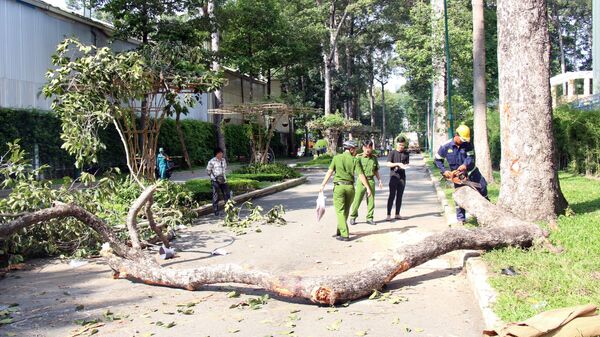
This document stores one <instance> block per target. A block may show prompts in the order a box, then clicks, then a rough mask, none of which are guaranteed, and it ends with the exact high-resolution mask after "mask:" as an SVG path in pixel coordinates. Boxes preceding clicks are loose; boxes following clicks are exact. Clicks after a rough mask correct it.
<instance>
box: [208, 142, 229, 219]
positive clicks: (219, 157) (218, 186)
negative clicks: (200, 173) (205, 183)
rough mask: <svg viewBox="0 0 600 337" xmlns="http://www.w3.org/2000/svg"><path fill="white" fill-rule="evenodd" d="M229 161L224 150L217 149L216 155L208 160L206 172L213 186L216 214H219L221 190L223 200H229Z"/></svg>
mask: <svg viewBox="0 0 600 337" xmlns="http://www.w3.org/2000/svg"><path fill="white" fill-rule="evenodd" d="M226 172H227V161H225V158H223V150H221V149H220V148H216V149H215V156H214V158H212V159H211V160H209V161H208V165H207V166H206V173H207V174H208V177H209V178H210V182H211V186H212V202H213V211H214V212H215V216H218V215H219V191H221V193H222V194H223V200H224V201H225V202H227V201H228V200H229V185H227V178H226V175H225V174H226Z"/></svg>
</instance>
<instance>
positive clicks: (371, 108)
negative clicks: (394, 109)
mask: <svg viewBox="0 0 600 337" xmlns="http://www.w3.org/2000/svg"><path fill="white" fill-rule="evenodd" d="M367 68H368V71H369V114H370V115H371V127H373V128H374V127H375V95H374V94H373V87H374V86H375V73H374V71H375V67H374V66H373V50H372V49H370V50H369V53H368V55H367Z"/></svg>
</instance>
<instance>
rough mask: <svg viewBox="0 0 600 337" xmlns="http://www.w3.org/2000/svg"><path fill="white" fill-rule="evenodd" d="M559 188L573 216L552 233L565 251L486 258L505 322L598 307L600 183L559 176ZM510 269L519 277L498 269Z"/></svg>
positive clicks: (505, 252)
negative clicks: (572, 308)
mask: <svg viewBox="0 0 600 337" xmlns="http://www.w3.org/2000/svg"><path fill="white" fill-rule="evenodd" d="M559 177H560V184H561V188H562V191H563V193H564V194H565V197H566V198H567V200H568V201H569V204H570V207H571V210H572V211H573V212H574V214H573V215H571V216H560V217H559V220H558V226H559V228H560V229H559V230H558V231H555V232H552V233H551V234H550V240H551V242H552V243H553V244H554V245H557V246H561V247H563V248H564V249H565V251H564V252H563V253H561V254H554V253H551V252H549V251H547V250H546V249H543V248H534V249H529V250H522V249H516V248H506V249H501V250H496V251H492V252H489V253H487V254H485V255H484V259H485V261H486V262H487V263H488V265H489V266H490V271H491V272H492V276H491V278H490V283H491V285H492V286H493V287H494V288H495V289H496V290H497V291H498V295H499V296H498V302H497V304H496V306H495V311H496V313H497V314H498V315H499V316H500V318H502V319H503V320H506V321H514V320H522V319H525V318H528V317H530V316H533V315H535V314H537V313H539V312H542V311H545V310H549V309H554V308H560V307H565V306H572V305H577V304H586V303H593V304H596V305H598V304H600V245H599V243H600V230H599V229H600V181H597V180H594V179H590V178H586V177H581V176H577V175H573V174H570V173H564V172H561V173H560V175H559ZM507 266H513V267H514V268H515V269H516V270H517V272H519V273H520V275H518V276H515V277H508V276H503V275H501V274H499V271H500V269H502V268H505V267H507Z"/></svg>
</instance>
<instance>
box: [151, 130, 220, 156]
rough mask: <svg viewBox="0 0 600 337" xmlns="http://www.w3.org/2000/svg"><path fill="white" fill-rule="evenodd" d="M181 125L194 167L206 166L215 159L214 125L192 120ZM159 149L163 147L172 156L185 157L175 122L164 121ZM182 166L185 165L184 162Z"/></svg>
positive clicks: (159, 139) (159, 138)
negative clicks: (211, 159)
mask: <svg viewBox="0 0 600 337" xmlns="http://www.w3.org/2000/svg"><path fill="white" fill-rule="evenodd" d="M180 123H181V130H182V131H183V137H184V139H185V146H186V148H187V150H188V153H189V155H190V161H191V162H192V165H206V163H208V161H209V160H210V158H212V157H213V151H214V148H215V147H216V144H217V139H216V137H215V127H214V125H213V124H212V123H208V122H203V121H197V120H191V119H185V120H182V121H180ZM158 147H163V148H164V149H165V151H166V152H167V154H169V155H170V156H183V150H182V148H181V142H180V141H179V136H178V135H177V128H176V127H175V120H172V119H166V120H165V121H164V123H163V125H162V127H161V129H160V135H159V136H158ZM181 164H184V162H183V160H182V161H181Z"/></svg>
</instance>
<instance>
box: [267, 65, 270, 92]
mask: <svg viewBox="0 0 600 337" xmlns="http://www.w3.org/2000/svg"><path fill="white" fill-rule="evenodd" d="M267 99H271V68H269V70H267Z"/></svg>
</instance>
